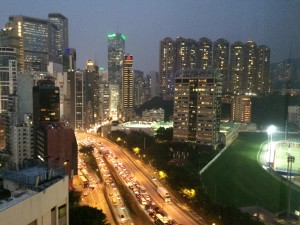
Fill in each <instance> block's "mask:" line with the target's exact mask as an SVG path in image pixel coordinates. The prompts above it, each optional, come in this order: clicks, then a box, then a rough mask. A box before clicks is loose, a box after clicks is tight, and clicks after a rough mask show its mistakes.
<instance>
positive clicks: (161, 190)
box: [157, 187, 171, 202]
mask: <svg viewBox="0 0 300 225" xmlns="http://www.w3.org/2000/svg"><path fill="white" fill-rule="evenodd" d="M157 193H158V194H159V195H160V196H161V197H162V198H163V199H164V200H165V202H170V201H171V198H170V195H169V192H168V191H167V190H166V189H165V188H164V187H157Z"/></svg>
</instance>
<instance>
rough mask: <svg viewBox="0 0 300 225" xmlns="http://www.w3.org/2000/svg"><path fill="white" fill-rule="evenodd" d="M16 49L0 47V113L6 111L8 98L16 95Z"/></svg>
mask: <svg viewBox="0 0 300 225" xmlns="http://www.w3.org/2000/svg"><path fill="white" fill-rule="evenodd" d="M16 77H17V60H16V49H14V48H10V47H0V90H1V91H0V92H1V94H0V113H3V112H5V111H6V110H7V107H8V97H9V95H10V94H13V93H16V88H17V86H16Z"/></svg>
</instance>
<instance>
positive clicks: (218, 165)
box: [201, 133, 300, 213]
mask: <svg viewBox="0 0 300 225" xmlns="http://www.w3.org/2000/svg"><path fill="white" fill-rule="evenodd" d="M276 139H277V140H278V139H282V137H279V136H278V137H276V136H275V135H274V137H273V140H274V141H276ZM267 140H268V137H267V134H265V133H240V135H239V138H238V139H237V140H236V141H235V142H234V143H233V144H232V145H231V146H230V147H229V148H228V149H227V150H226V151H225V152H224V153H223V154H222V155H221V156H220V157H219V158H218V159H217V160H216V161H215V162H214V163H213V164H212V165H211V167H209V168H208V169H207V170H206V171H205V172H204V173H203V174H202V176H201V178H202V180H203V183H204V187H205V189H206V190H207V193H208V194H209V196H210V197H211V198H212V199H213V200H216V201H217V202H219V203H221V204H223V205H234V206H236V207H247V206H256V205H258V206H260V207H263V208H266V209H267V210H269V211H271V212H274V213H275V212H280V211H285V210H286V209H287V205H288V204H287V203H288V186H287V184H286V182H285V181H284V180H281V179H278V178H276V177H274V176H273V175H271V174H270V173H269V172H268V171H267V170H266V169H264V168H263V167H262V166H261V164H260V163H259V162H258V153H259V152H261V151H260V150H262V151H263V147H264V144H266V141H267ZM296 160H297V159H296ZM299 161H300V158H299ZM299 206H300V192H299V190H294V189H292V192H291V211H292V212H293V211H294V210H295V209H297V210H299Z"/></svg>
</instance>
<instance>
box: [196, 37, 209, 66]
mask: <svg viewBox="0 0 300 225" xmlns="http://www.w3.org/2000/svg"><path fill="white" fill-rule="evenodd" d="M198 54H199V69H209V68H211V65H212V41H211V40H210V39H208V38H206V37H203V38H200V39H199V41H198Z"/></svg>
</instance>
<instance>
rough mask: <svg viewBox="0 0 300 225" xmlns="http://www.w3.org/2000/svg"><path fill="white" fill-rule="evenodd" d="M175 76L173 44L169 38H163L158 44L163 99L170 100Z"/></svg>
mask: <svg viewBox="0 0 300 225" xmlns="http://www.w3.org/2000/svg"><path fill="white" fill-rule="evenodd" d="M174 74H175V43H174V41H173V40H172V39H171V38H168V37H167V38H165V39H163V40H162V41H161V42H160V52H159V75H160V92H161V94H160V95H161V97H163V98H164V99H172V97H173V92H172V90H174V89H172V87H173V84H174Z"/></svg>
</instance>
